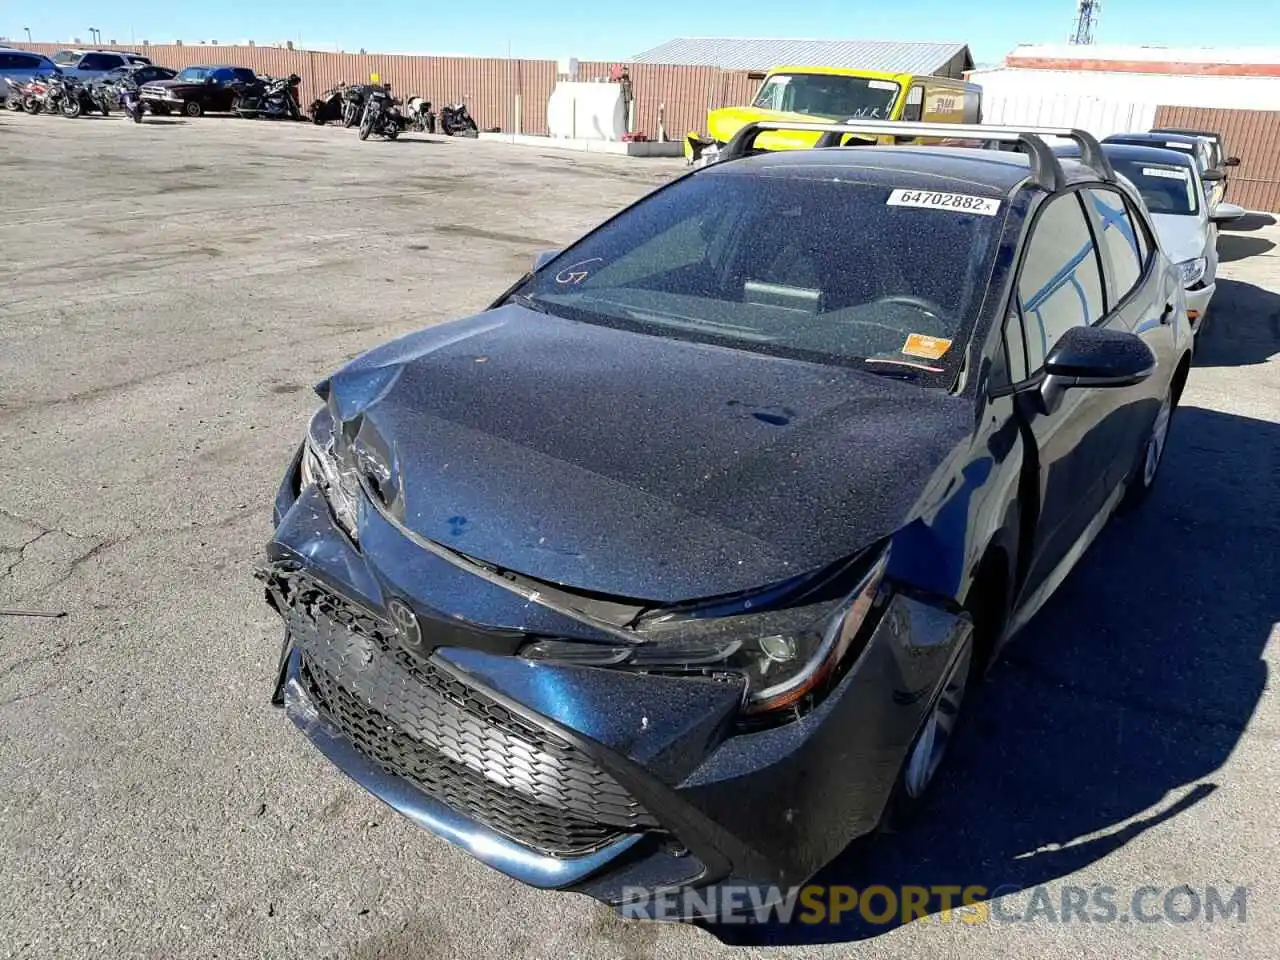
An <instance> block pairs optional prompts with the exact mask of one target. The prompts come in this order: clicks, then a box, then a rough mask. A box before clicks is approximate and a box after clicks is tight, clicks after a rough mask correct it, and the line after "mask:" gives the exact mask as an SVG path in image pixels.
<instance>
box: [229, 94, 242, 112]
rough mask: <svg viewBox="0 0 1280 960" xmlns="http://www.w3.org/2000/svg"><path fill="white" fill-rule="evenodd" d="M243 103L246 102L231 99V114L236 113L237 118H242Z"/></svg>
mask: <svg viewBox="0 0 1280 960" xmlns="http://www.w3.org/2000/svg"><path fill="white" fill-rule="evenodd" d="M243 102H244V101H242V100H241V99H240V98H239V97H232V98H231V112H232V113H234V114H235V115H236V116H237V117H238V116H240V106H241V104H242V103H243Z"/></svg>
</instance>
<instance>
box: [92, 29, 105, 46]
mask: <svg viewBox="0 0 1280 960" xmlns="http://www.w3.org/2000/svg"><path fill="white" fill-rule="evenodd" d="M89 36H91V37H94V41H93V42H94V44H95V45H97V44H101V43H102V39H101V37H102V34H101V31H99V30H98V28H97V27H90V28H89Z"/></svg>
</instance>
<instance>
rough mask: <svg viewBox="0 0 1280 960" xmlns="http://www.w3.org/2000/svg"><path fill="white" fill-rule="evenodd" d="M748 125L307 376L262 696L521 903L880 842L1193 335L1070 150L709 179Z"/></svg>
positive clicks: (930, 150)
mask: <svg viewBox="0 0 1280 960" xmlns="http://www.w3.org/2000/svg"><path fill="white" fill-rule="evenodd" d="M785 124H786V121H783V122H776V123H761V122H751V123H749V124H748V125H746V126H745V127H744V128H743V129H742V130H741V131H740V133H739V134H738V135H736V136H735V137H734V138H733V139H732V140H731V141H730V142H729V143H728V144H727V145H726V147H725V151H724V154H723V155H722V157H721V161H720V162H718V163H715V164H712V165H710V166H708V167H705V168H702V169H699V170H696V171H693V172H691V173H690V174H689V175H687V176H684V177H681V178H678V179H676V180H674V181H673V182H671V183H669V184H667V185H665V186H663V187H661V188H659V189H658V190H656V191H654V192H653V193H650V194H649V195H648V196H646V197H644V198H643V199H641V200H639V201H638V202H636V203H635V204H634V205H632V206H631V207H629V208H627V209H625V210H623V211H622V212H621V213H619V214H617V215H616V216H614V217H613V218H612V219H610V220H608V221H606V222H605V223H604V224H603V225H601V226H600V227H598V228H596V229H595V230H593V231H592V232H590V233H588V234H587V235H586V236H585V237H583V238H582V239H580V240H578V241H577V242H575V243H572V244H570V245H569V246H568V247H567V248H565V249H563V250H561V251H559V252H556V253H550V254H547V255H545V256H543V257H541V258H539V262H538V264H537V265H536V266H535V268H534V269H533V270H532V271H531V272H530V273H528V274H527V275H526V276H524V277H523V278H521V279H520V280H519V281H517V283H516V284H515V285H514V286H513V287H512V288H511V289H510V290H508V291H507V292H506V293H504V294H503V295H502V296H500V297H499V298H498V299H497V300H496V301H494V303H493V304H492V305H491V306H490V307H489V308H488V309H487V310H485V311H483V312H482V313H480V314H479V315H477V316H474V317H471V318H469V319H465V320H459V321H456V322H453V323H448V324H444V325H441V326H435V327H431V328H428V329H425V330H422V331H419V332H417V333H412V334H409V335H408V336H405V337H402V338H400V339H397V340H395V341H393V342H390V343H387V344H384V345H382V346H380V347H377V348H375V349H373V350H372V351H370V352H368V353H366V354H364V355H363V356H361V357H358V358H357V359H355V360H354V361H352V362H351V363H349V364H347V365H346V366H345V367H343V368H342V369H340V370H339V371H337V372H336V373H335V374H333V375H332V376H330V377H328V378H327V379H325V380H324V381H322V382H321V383H320V384H319V385H318V386H317V393H318V394H319V396H320V398H321V400H322V404H323V405H322V406H321V407H320V409H319V410H318V411H317V412H316V413H315V415H314V417H313V418H312V419H311V421H310V423H309V425H308V426H307V428H306V430H305V431H304V437H303V440H302V442H301V444H300V445H299V447H298V449H297V451H296V452H295V453H294V455H293V460H292V463H291V464H290V466H289V468H288V470H287V471H286V474H285V477H284V479H283V481H282V483H281V485H280V488H279V491H278V494H277V499H276V502H275V524H276V526H275V531H274V534H273V537H272V540H271V542H270V544H269V546H268V554H267V563H266V564H265V566H264V568H263V569H262V570H261V572H260V576H261V577H262V579H263V580H264V581H265V583H266V595H267V598H268V600H269V602H270V603H271V604H272V605H273V607H274V608H275V609H276V610H277V611H278V612H279V614H280V615H281V616H282V618H283V620H284V623H285V640H284V645H283V648H282V651H281V657H280V661H279V674H278V680H277V681H276V684H275V695H274V700H275V702H277V703H281V704H283V705H284V707H285V709H286V711H287V713H288V714H289V716H291V717H292V719H293V721H294V722H295V723H296V724H297V725H298V727H299V728H300V729H301V731H302V732H303V734H304V735H305V736H307V737H308V738H309V739H310V740H311V742H312V743H313V744H314V745H315V746H317V747H318V748H319V749H320V750H321V751H322V752H323V753H324V754H326V755H327V756H328V757H329V758H330V759H331V760H332V761H333V762H334V763H336V764H337V765H338V766H339V767H340V768H341V769H343V770H344V771H345V772H346V773H348V774H349V775H350V776H352V777H353V778H355V779H356V780H357V781H358V782H359V783H360V784H362V785H363V786H365V787H366V788H367V789H369V790H370V791H372V792H373V793H374V794H376V795H377V796H379V797H381V798H382V799H383V800H385V801H386V802H387V803H389V804H390V805H391V806H393V807H395V808H396V809H398V810H400V811H401V812H403V813H405V814H406V815H408V816H409V817H410V818H411V819H412V820H413V821H414V822H415V823H416V824H418V825H419V826H422V827H425V828H427V829H429V830H431V831H433V832H435V833H437V834H439V835H440V836H442V837H444V838H446V839H447V840H449V841H451V842H453V843H456V844H458V845H460V846H462V847H464V848H465V849H466V850H468V851H469V852H470V853H471V854H472V855H474V856H476V857H478V858H479V859H481V860H482V861H484V862H486V863H488V864H490V865H492V866H494V867H496V868H498V869H500V870H503V871H505V872H506V873H508V874H510V875H511V876H513V877H516V878H518V879H520V880H523V881H525V882H528V883H532V884H535V885H538V886H543V887H555V888H559V889H569V890H575V891H579V892H583V893H586V894H589V895H592V896H594V897H597V898H599V899H602V900H605V901H607V902H617V900H618V898H619V897H620V896H621V895H622V891H623V890H625V889H626V888H628V887H643V888H657V887H662V888H668V889H678V888H681V887H685V886H686V885H693V884H703V883H714V882H716V881H718V880H723V879H726V878H733V880H734V881H735V882H738V883H780V884H782V885H784V886H785V885H788V884H791V883H798V882H801V881H802V880H803V879H804V878H807V877H809V876H810V875H812V874H813V873H814V871H816V870H817V869H818V868H819V867H821V866H822V865H823V864H824V863H826V862H827V861H829V860H830V859H831V858H832V857H834V856H835V855H836V854H837V853H839V852H840V851H841V850H843V849H844V848H845V847H846V845H847V844H848V843H849V842H850V841H851V840H852V839H853V838H854V837H857V836H860V835H863V834H867V833H870V832H872V831H874V830H875V829H876V828H877V825H878V824H881V823H883V822H886V820H887V821H888V822H897V821H898V820H899V818H901V817H903V816H905V815H906V814H908V813H909V812H910V811H911V810H912V809H915V808H918V807H919V806H920V805H921V804H922V803H923V801H924V798H925V797H926V795H927V793H928V791H929V788H930V787H931V786H932V785H933V784H934V782H935V780H936V776H935V775H936V773H937V771H938V769H939V766H940V764H941V762H942V760H943V758H944V757H945V756H946V754H947V746H948V744H949V742H950V739H951V734H952V732H953V730H954V729H955V724H956V723H957V722H963V719H964V717H965V715H966V708H967V706H968V703H969V700H970V698H969V697H968V696H967V693H968V691H969V690H970V689H971V687H972V685H973V683H974V682H975V681H976V680H977V679H978V678H979V677H980V676H981V675H982V672H983V668H984V667H985V666H986V665H987V664H988V663H989V662H990V661H991V659H992V657H993V656H995V654H996V652H997V650H998V649H999V648H1000V646H1001V644H1002V643H1003V642H1004V641H1005V640H1006V639H1007V638H1008V637H1010V636H1011V635H1012V634H1014V633H1015V632H1016V631H1017V630H1018V629H1019V628H1021V627H1022V625H1023V624H1025V623H1026V622H1027V621H1028V619H1029V618H1030V617H1031V616H1032V615H1033V614H1034V613H1035V612H1036V610H1038V609H1039V608H1040V607H1041V605H1042V604H1043V603H1044V601H1045V600H1046V598H1048V596H1049V595H1050V594H1051V593H1052V592H1053V591H1054V589H1055V588H1056V587H1057V586H1058V585H1059V584H1060V583H1061V582H1062V580H1063V578H1064V577H1065V576H1066V575H1067V573H1068V572H1069V571H1070V570H1071V568H1072V567H1073V565H1074V564H1075V562H1076V560H1077V558H1078V557H1079V556H1080V555H1081V554H1082V553H1083V552H1084V550H1085V549H1086V548H1087V546H1088V545H1089V544H1090V543H1091V542H1092V541H1093V539H1094V537H1095V536H1096V535H1097V534H1098V532H1099V531H1100V530H1101V528H1102V527H1103V525H1104V524H1105V522H1106V520H1107V518H1108V517H1109V516H1110V515H1111V513H1112V512H1113V510H1115V509H1116V507H1117V506H1118V505H1119V504H1120V503H1121V502H1122V501H1127V502H1128V503H1129V504H1130V505H1136V504H1138V503H1140V502H1141V501H1142V499H1143V498H1144V497H1145V496H1146V495H1147V494H1148V493H1149V492H1150V490H1151V489H1152V486H1153V484H1154V483H1155V481H1156V478H1157V476H1158V469H1159V467H1160V464H1161V460H1162V456H1163V453H1164V450H1165V442H1166V439H1167V437H1168V432H1169V427H1170V424H1171V422H1176V420H1175V419H1174V411H1175V410H1176V409H1177V405H1178V400H1179V397H1180V396H1181V393H1182V388H1183V385H1184V383H1185V381H1186V378H1187V374H1188V371H1189V369H1190V364H1191V354H1192V345H1193V338H1192V334H1191V329H1190V326H1189V325H1188V321H1187V315H1186V301H1185V295H1184V293H1183V284H1182V282H1181V279H1180V276H1179V272H1178V269H1177V267H1176V266H1175V265H1174V264H1173V263H1171V262H1170V261H1169V260H1168V258H1167V257H1166V256H1165V255H1164V253H1162V252H1161V249H1160V246H1159V243H1158V242H1157V240H1156V234H1155V228H1154V226H1153V225H1152V223H1151V221H1150V218H1149V217H1148V215H1147V213H1146V212H1145V207H1144V206H1143V203H1142V200H1141V198H1140V196H1139V195H1138V194H1137V193H1136V192H1135V191H1134V190H1133V188H1132V187H1131V186H1130V185H1129V184H1128V183H1127V182H1125V181H1123V180H1122V179H1120V178H1119V177H1117V176H1116V174H1115V173H1114V171H1113V170H1112V169H1111V167H1110V165H1109V164H1108V163H1107V159H1106V156H1105V155H1104V154H1103V153H1102V151H1101V148H1100V146H1099V145H1098V143H1097V141H1096V140H1094V139H1093V138H1092V137H1090V136H1089V135H1088V134H1086V133H1084V132H1081V131H1071V132H1070V136H1071V137H1073V138H1075V139H1076V140H1077V141H1079V142H1080V143H1081V144H1082V150H1083V152H1084V154H1085V157H1086V158H1087V160H1088V162H1087V163H1084V162H1081V161H1077V160H1072V159H1063V160H1060V159H1059V158H1057V157H1056V156H1055V155H1054V154H1053V152H1052V151H1051V150H1050V149H1049V147H1048V146H1047V144H1046V142H1045V141H1044V139H1042V137H1041V136H1039V135H1037V134H1036V133H1035V132H1010V130H1009V128H1007V127H990V128H982V129H983V131H986V132H984V133H983V134H982V138H983V139H984V140H988V139H989V140H992V141H995V142H999V143H1004V144H1013V145H1017V146H1020V147H1021V148H1022V149H1023V150H1026V151H1028V152H1005V151H997V150H982V149H965V148H951V147H942V146H898V147H878V146H872V147H857V148H849V149H816V150H789V151H782V152H766V153H763V154H761V155H758V156H744V154H746V153H748V151H749V147H748V144H750V143H751V141H753V140H754V138H755V135H756V134H758V133H759V132H763V131H776V130H780V129H784V128H785ZM895 126H896V124H895V123H894V122H889V123H872V122H862V121H858V122H854V123H850V124H826V125H823V126H822V127H821V129H819V130H817V131H816V132H818V133H820V134H821V135H822V137H823V138H824V139H825V138H830V140H831V141H832V142H836V143H838V142H840V140H841V139H843V138H844V137H846V136H849V135H853V136H868V135H870V136H880V135H882V134H883V133H885V132H886V130H890V131H891V130H893V129H894V127H895ZM808 129H810V130H811V131H812V128H808ZM971 129H972V128H971ZM905 132H906V134H907V135H913V136H928V137H944V136H946V135H947V131H946V128H945V126H943V125H936V124H916V125H911V126H910V127H909V129H908V130H907V131H905ZM819 142H820V144H821V143H823V141H822V140H820V141H819ZM823 145H825V144H823ZM1100 211H1105V212H1106V217H1107V218H1108V219H1109V220H1110V221H1112V222H1114V223H1117V224H1124V230H1123V231H1122V230H1121V229H1116V230H1104V229H1102V224H1103V217H1102V215H1101V214H1100ZM851 225H852V226H851ZM1125 231H1127V232H1129V233H1132V235H1133V236H1134V237H1135V238H1136V239H1137V241H1138V242H1137V245H1136V247H1135V246H1134V245H1131V244H1129V243H1128V242H1126V241H1125V240H1124V239H1122V234H1123V232H1125ZM1095 238H1096V239H1095ZM1005 735H1007V736H1016V735H1017V731H1016V730H1008V731H1005ZM992 815H993V818H994V819H996V820H998V819H999V815H1000V814H999V812H998V811H993V812H992Z"/></svg>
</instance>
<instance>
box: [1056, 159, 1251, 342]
mask: <svg viewBox="0 0 1280 960" xmlns="http://www.w3.org/2000/svg"><path fill="white" fill-rule="evenodd" d="M1102 150H1103V152H1104V153H1105V154H1106V155H1107V159H1108V160H1110V161H1111V166H1112V167H1113V168H1114V169H1115V171H1116V173H1118V174H1119V175H1120V176H1122V177H1125V178H1127V179H1128V180H1129V182H1130V183H1132V184H1133V185H1134V187H1135V188H1136V189H1137V190H1138V192H1139V193H1140V194H1141V195H1142V200H1143V202H1144V203H1145V204H1146V205H1147V211H1148V212H1149V213H1150V214H1151V222H1152V224H1153V225H1154V226H1155V228H1156V236H1157V239H1159V241H1160V247H1161V249H1162V250H1164V252H1165V254H1166V255H1168V257H1169V259H1170V260H1172V261H1173V262H1174V263H1175V264H1177V267H1178V270H1179V271H1180V272H1181V274H1182V282H1183V285H1184V286H1185V287H1186V294H1187V316H1188V318H1189V319H1190V320H1191V326H1192V328H1193V329H1194V330H1195V331H1196V332H1197V333H1199V332H1200V330H1201V328H1202V327H1203V326H1204V323H1205V321H1206V319H1207V316H1208V312H1209V302H1210V301H1211V300H1212V299H1213V294H1214V291H1215V290H1216V289H1217V276H1218V225H1219V224H1222V223H1230V222H1231V221H1233V220H1238V219H1240V217H1242V216H1244V210H1243V208H1241V207H1237V206H1236V205H1235V204H1233V203H1227V202H1225V201H1223V202H1222V203H1219V204H1218V205H1217V206H1216V207H1214V208H1213V211H1212V213H1211V212H1210V210H1209V202H1208V198H1207V197H1206V195H1205V191H1204V184H1203V183H1202V182H1201V180H1200V177H1199V174H1198V171H1197V170H1196V165H1195V160H1194V159H1193V158H1192V157H1191V155H1190V154H1188V153H1186V152H1182V151H1178V150H1167V149H1164V148H1161V147H1137V146H1132V145H1130V144H1120V143H1104V144H1103V145H1102ZM1056 152H1057V153H1059V154H1060V155H1063V156H1079V149H1078V148H1077V147H1074V146H1071V147H1062V148H1058V149H1057V150H1056ZM1099 212H1100V213H1102V211H1099ZM1113 226H1114V225H1113V224H1112V223H1111V222H1110V221H1106V220H1104V224H1103V229H1104V230H1107V229H1111V228H1112V227H1113ZM1121 226H1122V225H1121ZM1125 239H1126V240H1128V241H1129V242H1131V243H1137V237H1136V236H1134V235H1131V234H1128V233H1126V234H1125Z"/></svg>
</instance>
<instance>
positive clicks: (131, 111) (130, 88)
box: [115, 77, 145, 123]
mask: <svg viewBox="0 0 1280 960" xmlns="http://www.w3.org/2000/svg"><path fill="white" fill-rule="evenodd" d="M115 91H116V102H117V103H119V105H120V108H121V109H122V110H124V112H125V113H126V114H128V116H129V119H130V120H132V121H133V122H134V123H141V122H142V114H143V111H144V110H145V107H144V106H143V103H142V92H141V91H140V90H139V89H138V85H137V84H136V83H134V82H133V81H132V80H130V79H129V78H128V77H124V78H122V79H121V80H119V81H117V82H116V84H115Z"/></svg>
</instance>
